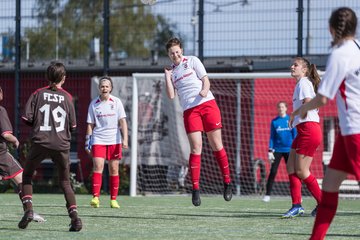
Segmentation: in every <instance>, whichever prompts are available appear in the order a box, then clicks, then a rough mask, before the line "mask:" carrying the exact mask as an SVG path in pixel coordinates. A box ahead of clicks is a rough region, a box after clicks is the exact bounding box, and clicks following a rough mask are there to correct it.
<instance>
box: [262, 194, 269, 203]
mask: <svg viewBox="0 0 360 240" xmlns="http://www.w3.org/2000/svg"><path fill="white" fill-rule="evenodd" d="M262 201H263V202H270V196H269V195H265V196H264V198H263V199H262Z"/></svg>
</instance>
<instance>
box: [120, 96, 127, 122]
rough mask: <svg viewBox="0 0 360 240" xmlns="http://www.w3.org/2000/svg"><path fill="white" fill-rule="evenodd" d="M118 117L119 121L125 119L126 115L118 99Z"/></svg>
mask: <svg viewBox="0 0 360 240" xmlns="http://www.w3.org/2000/svg"><path fill="white" fill-rule="evenodd" d="M118 116H119V119H123V118H126V113H125V109H124V105H123V104H122V102H121V100H120V99H119V101H118Z"/></svg>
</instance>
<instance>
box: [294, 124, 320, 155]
mask: <svg viewBox="0 0 360 240" xmlns="http://www.w3.org/2000/svg"><path fill="white" fill-rule="evenodd" d="M296 130H297V135H296V137H295V139H294V141H293V143H292V145H291V148H292V149H295V150H296V153H297V154H303V155H305V156H309V157H313V156H314V154H315V151H316V149H317V148H318V147H319V145H320V143H321V140H322V133H321V128H320V124H319V123H317V122H304V123H300V124H298V125H297V126H296Z"/></svg>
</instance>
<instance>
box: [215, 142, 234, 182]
mask: <svg viewBox="0 0 360 240" xmlns="http://www.w3.org/2000/svg"><path fill="white" fill-rule="evenodd" d="M213 153H214V156H215V158H216V160H217V163H218V165H219V167H220V170H221V173H222V176H223V181H224V183H230V181H231V179H230V168H229V160H228V157H227V154H226V151H225V149H224V148H222V149H221V150H220V151H216V152H215V151H214V152H213Z"/></svg>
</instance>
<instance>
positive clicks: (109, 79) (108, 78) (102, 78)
mask: <svg viewBox="0 0 360 240" xmlns="http://www.w3.org/2000/svg"><path fill="white" fill-rule="evenodd" d="M106 80H107V81H109V82H110V85H111V91H110V93H111V92H112V90H113V81H112V79H111V77H109V76H103V77H101V78H100V79H99V87H100V85H101V83H102V82H103V81H106Z"/></svg>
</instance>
